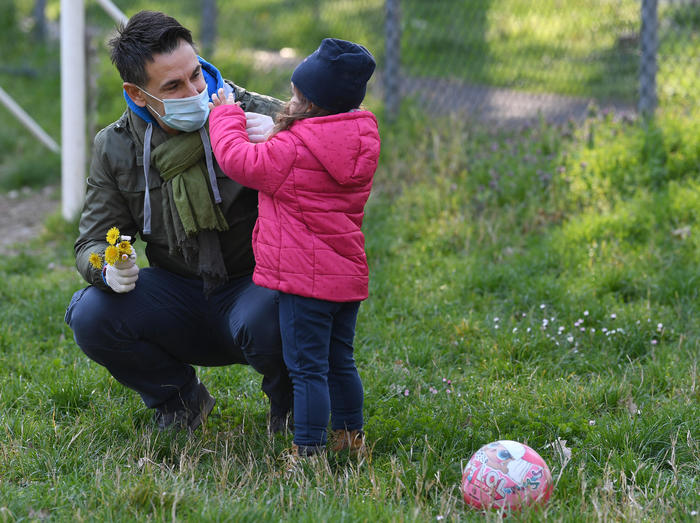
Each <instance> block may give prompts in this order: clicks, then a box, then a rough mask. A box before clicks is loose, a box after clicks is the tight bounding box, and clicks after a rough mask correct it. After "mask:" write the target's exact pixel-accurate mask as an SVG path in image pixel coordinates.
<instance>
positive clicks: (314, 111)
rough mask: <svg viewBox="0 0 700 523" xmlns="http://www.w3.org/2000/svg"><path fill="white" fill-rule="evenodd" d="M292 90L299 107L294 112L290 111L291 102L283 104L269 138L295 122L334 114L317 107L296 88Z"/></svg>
mask: <svg viewBox="0 0 700 523" xmlns="http://www.w3.org/2000/svg"><path fill="white" fill-rule="evenodd" d="M292 89H294V94H296V96H297V100H299V102H301V107H300V108H299V109H298V110H296V111H292V107H291V101H289V102H287V103H286V104H284V108H283V109H282V112H280V113H279V114H278V115H277V117H276V118H275V126H274V127H273V128H272V132H271V133H270V138H272V137H273V136H274V135H276V134H277V133H278V132H280V131H286V130H287V129H289V128H290V127H291V126H292V124H293V123H294V122H296V121H297V120H303V119H304V118H313V117H314V116H328V115H331V114H336V113H333V112H331V111H327V110H325V109H322V108H321V107H319V106H318V105H315V104H314V103H312V102H311V101H310V100H309V99H308V98H306V97H305V96H304V95H303V94H302V93H301V91H299V89H297V88H296V87H292Z"/></svg>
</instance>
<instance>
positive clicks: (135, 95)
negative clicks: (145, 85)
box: [122, 82, 147, 107]
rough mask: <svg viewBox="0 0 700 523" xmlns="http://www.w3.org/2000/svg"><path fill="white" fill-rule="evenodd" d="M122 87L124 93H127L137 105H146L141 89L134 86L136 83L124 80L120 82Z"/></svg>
mask: <svg viewBox="0 0 700 523" xmlns="http://www.w3.org/2000/svg"><path fill="white" fill-rule="evenodd" d="M122 87H123V88H124V90H125V91H126V94H128V95H129V98H131V100H132V101H133V102H134V103H135V104H136V105H138V106H139V107H146V103H147V100H146V95H145V94H143V91H142V90H141V89H139V88H138V87H136V84H132V83H131V82H124V83H123V84H122Z"/></svg>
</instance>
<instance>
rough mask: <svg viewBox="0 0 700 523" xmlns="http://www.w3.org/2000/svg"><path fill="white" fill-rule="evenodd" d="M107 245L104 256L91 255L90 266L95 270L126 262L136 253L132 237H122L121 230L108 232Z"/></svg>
mask: <svg viewBox="0 0 700 523" xmlns="http://www.w3.org/2000/svg"><path fill="white" fill-rule="evenodd" d="M107 243H109V245H108V246H107V248H106V249H105V252H104V254H100V253H97V252H93V253H92V254H90V264H91V265H92V266H93V267H94V268H95V269H101V268H102V265H104V264H105V263H107V264H109V265H114V264H115V263H117V262H118V261H120V260H121V261H126V260H127V259H128V258H129V256H130V255H131V254H132V253H133V252H134V248H133V247H132V246H131V236H125V235H122V234H121V233H120V232H119V229H117V228H116V227H112V228H111V229H110V230H109V231H107Z"/></svg>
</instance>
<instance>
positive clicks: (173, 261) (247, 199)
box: [74, 82, 282, 290]
mask: <svg viewBox="0 0 700 523" xmlns="http://www.w3.org/2000/svg"><path fill="white" fill-rule="evenodd" d="M228 83H229V84H230V85H232V87H233V88H234V90H235V95H236V100H237V101H239V102H241V107H242V108H243V109H244V110H245V111H252V112H257V113H261V114H266V115H268V116H272V117H273V118H274V116H275V114H277V113H278V112H279V111H280V110H281V108H282V102H280V101H279V100H277V99H275V98H271V97H269V96H263V95H260V94H257V93H253V92H249V91H246V90H245V89H243V88H241V87H238V86H236V85H233V84H231V82H228ZM129 112H130V109H128V108H127V110H126V111H125V112H124V114H123V115H122V116H121V118H119V120H117V121H116V122H114V123H112V124H111V125H109V126H107V127H105V128H104V129H102V130H101V131H100V132H99V133H97V136H96V137H95V143H94V150H93V155H92V162H91V165H90V175H89V177H88V179H87V194H86V198H85V206H84V208H83V212H82V215H81V217H80V226H79V236H78V239H77V240H76V242H75V246H74V249H75V256H76V266H77V268H78V271H79V272H80V274H81V275H82V276H83V278H85V280H86V281H87V282H88V283H90V284H92V285H94V286H96V287H99V288H102V289H104V290H108V289H109V287H107V285H105V283H104V281H103V280H102V274H101V271H100V270H99V269H95V268H94V267H92V266H91V265H90V262H89V257H90V254H91V253H93V252H98V253H102V252H104V249H105V247H106V246H107V242H106V239H105V236H106V234H107V231H108V230H109V229H110V228H111V227H117V228H119V230H120V232H121V233H122V234H125V235H129V236H131V237H132V239H135V237H136V235H137V234H138V236H139V237H140V238H141V240H143V241H144V242H145V243H146V257H147V258H148V262H149V264H150V265H151V266H152V267H161V268H163V269H166V270H169V271H172V272H174V273H176V274H179V275H181V276H185V277H190V278H197V277H198V276H197V267H194V266H191V265H188V264H187V263H186V262H185V260H184V258H183V257H182V256H181V255H171V254H169V253H168V239H167V237H166V234H165V227H164V224H163V216H162V209H161V185H162V183H163V180H162V179H161V177H160V173H159V172H158V170H157V169H156V168H155V166H154V165H151V167H150V173H149V179H148V187H149V191H150V202H151V212H152V217H151V234H143V202H144V192H145V187H146V186H145V179H144V172H143V159H142V157H143V146H142V145H139V144H142V143H143V135H141V136H134V133H135V132H136V131H135V130H134V129H132V128H131V126H130V125H129V122H128V116H129V114H128V113H129ZM132 117H136V118H138V116H135V115H133V116H132ZM168 137H169V135H168V134H167V133H165V132H164V131H163V130H162V129H160V128H159V127H158V126H154V129H153V137H152V144H153V147H154V148H155V147H156V146H158V145H160V144H161V143H163V142H164V141H165V140H167V139H168ZM215 171H216V177H217V182H218V185H219V191H220V193H221V199H222V201H221V203H220V204H219V206H220V208H221V211H222V212H223V214H224V216H225V217H226V221H227V223H228V226H229V229H228V230H227V231H224V232H220V233H219V240H220V243H221V250H222V254H223V257H224V262H225V264H226V270H227V272H228V275H229V277H232V278H235V277H238V276H244V275H246V274H251V273H252V272H253V268H254V266H255V260H254V257H253V250H252V245H251V236H252V232H253V226H254V225H255V220H256V219H257V214H258V197H257V192H256V191H254V190H252V189H248V188H246V187H243V186H241V185H239V184H238V183H236V182H234V181H233V180H231V179H230V178H228V177H227V176H226V175H225V174H224V173H223V172H222V171H221V169H220V168H219V166H218V165H216V162H215Z"/></svg>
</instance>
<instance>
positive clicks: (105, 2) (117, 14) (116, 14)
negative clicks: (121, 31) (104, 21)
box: [97, 0, 129, 25]
mask: <svg viewBox="0 0 700 523" xmlns="http://www.w3.org/2000/svg"><path fill="white" fill-rule="evenodd" d="M97 3H98V4H100V6H102V9H104V10H105V12H106V13H107V14H108V15H109V16H111V17H112V20H114V21H115V22H117V23H118V24H124V25H126V23H127V22H128V21H129V19H128V18H127V16H126V15H125V14H124V13H122V12H121V10H120V9H119V8H118V7H117V6H116V5H114V4H113V3H112V2H111V1H110V0H97Z"/></svg>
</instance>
